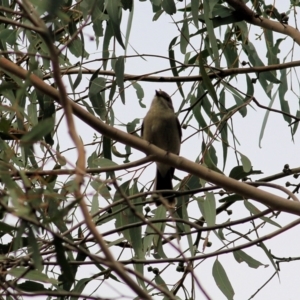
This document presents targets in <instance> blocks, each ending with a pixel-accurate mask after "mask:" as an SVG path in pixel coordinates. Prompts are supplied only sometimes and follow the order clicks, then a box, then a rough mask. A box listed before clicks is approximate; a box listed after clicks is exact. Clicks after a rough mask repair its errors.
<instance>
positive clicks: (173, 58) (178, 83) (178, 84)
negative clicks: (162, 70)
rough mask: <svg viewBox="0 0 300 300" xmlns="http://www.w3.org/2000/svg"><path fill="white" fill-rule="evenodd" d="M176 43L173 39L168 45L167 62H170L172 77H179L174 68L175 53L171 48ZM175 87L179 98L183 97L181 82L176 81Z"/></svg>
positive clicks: (175, 67)
mask: <svg viewBox="0 0 300 300" xmlns="http://www.w3.org/2000/svg"><path fill="white" fill-rule="evenodd" d="M176 41H177V37H175V38H173V39H172V41H171V43H170V44H169V62H170V66H171V71H172V73H173V76H174V77H178V76H179V74H178V71H177V66H176V63H175V52H174V50H173V47H174V45H175V44H176ZM176 85H177V87H178V89H179V92H180V94H181V96H182V97H184V92H183V89H182V84H181V82H179V81H176Z"/></svg>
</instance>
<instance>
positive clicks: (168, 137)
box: [141, 90, 182, 207]
mask: <svg viewBox="0 0 300 300" xmlns="http://www.w3.org/2000/svg"><path fill="white" fill-rule="evenodd" d="M141 135H142V138H143V139H144V140H146V141H148V142H149V143H151V144H153V145H155V146H157V147H159V148H161V149H163V150H165V151H167V153H174V154H177V155H179V151H180V146H181V136H182V132H181V126H180V123H179V120H178V118H177V116H176V115H175V112H174V108H173V104H172V99H171V97H170V96H169V95H168V94H167V93H166V92H164V91H161V90H159V91H157V90H156V91H155V96H154V98H153V100H152V103H151V106H150V109H149V111H148V112H147V114H146V116H145V118H144V120H143V123H142V128H141ZM174 171H175V169H174V167H172V166H170V165H167V164H165V163H162V162H156V178H155V185H154V190H157V191H159V190H173V185H172V178H173V175H174ZM169 195H172V193H171V192H169V193H162V197H164V198H165V197H167V196H169ZM166 200H167V201H168V204H169V205H170V207H175V205H176V198H175V197H174V196H170V197H168V198H166ZM155 203H156V206H159V205H160V204H161V201H160V200H157V201H156V202H155Z"/></svg>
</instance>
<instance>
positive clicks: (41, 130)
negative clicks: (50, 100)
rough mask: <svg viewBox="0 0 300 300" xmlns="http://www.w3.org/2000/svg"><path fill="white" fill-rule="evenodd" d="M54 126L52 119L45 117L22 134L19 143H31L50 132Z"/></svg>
mask: <svg viewBox="0 0 300 300" xmlns="http://www.w3.org/2000/svg"><path fill="white" fill-rule="evenodd" d="M53 128H54V120H53V119H52V118H47V119H45V120H42V121H40V122H39V123H38V124H37V125H35V126H34V127H33V128H32V129H31V130H30V131H29V132H28V133H26V134H24V135H23V137H22V138H21V143H22V144H23V145H24V144H26V145H32V144H33V143H35V142H37V141H39V140H41V139H42V138H43V137H44V136H45V135H47V134H48V133H50V132H52V130H53Z"/></svg>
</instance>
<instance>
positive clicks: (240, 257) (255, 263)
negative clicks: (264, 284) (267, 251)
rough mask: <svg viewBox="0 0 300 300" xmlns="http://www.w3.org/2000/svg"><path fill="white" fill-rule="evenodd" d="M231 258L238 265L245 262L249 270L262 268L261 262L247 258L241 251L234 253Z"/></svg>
mask: <svg viewBox="0 0 300 300" xmlns="http://www.w3.org/2000/svg"><path fill="white" fill-rule="evenodd" d="M233 256H234V258H235V259H236V261H237V262H238V263H241V262H245V263H246V264H247V265H248V266H249V267H250V268H254V269H257V268H258V267H260V266H263V264H262V263H261V262H259V261H258V260H256V259H254V258H253V257H251V256H249V255H248V254H247V253H246V252H244V251H242V250H237V251H234V252H233Z"/></svg>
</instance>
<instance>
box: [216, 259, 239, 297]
mask: <svg viewBox="0 0 300 300" xmlns="http://www.w3.org/2000/svg"><path fill="white" fill-rule="evenodd" d="M212 274H213V277H214V279H215V282H216V284H217V286H218V288H219V289H220V290H221V292H222V293H223V294H224V295H225V296H226V298H227V299H229V300H233V296H234V290H233V288H232V286H231V283H230V281H229V279H228V277H227V274H226V271H225V269H224V268H223V266H222V265H221V263H220V262H219V260H218V259H216V260H215V262H214V265H213V269H212Z"/></svg>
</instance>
